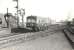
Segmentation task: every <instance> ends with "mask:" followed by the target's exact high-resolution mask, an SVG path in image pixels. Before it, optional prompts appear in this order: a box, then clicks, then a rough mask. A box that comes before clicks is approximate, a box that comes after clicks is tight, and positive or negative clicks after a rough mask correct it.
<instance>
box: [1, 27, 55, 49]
mask: <svg viewBox="0 0 74 50" xmlns="http://www.w3.org/2000/svg"><path fill="white" fill-rule="evenodd" d="M55 28H56V27H55ZM55 32H56V31H55V29H54V28H52V29H49V30H46V31H40V32H29V33H22V34H21V33H19V34H12V33H11V34H6V35H2V36H0V48H3V47H7V46H9V45H13V44H17V43H21V42H25V41H29V40H34V39H36V38H39V37H46V36H49V35H52V34H53V33H55Z"/></svg>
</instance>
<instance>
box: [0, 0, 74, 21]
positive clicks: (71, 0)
mask: <svg viewBox="0 0 74 50" xmlns="http://www.w3.org/2000/svg"><path fill="white" fill-rule="evenodd" d="M14 7H16V2H15V1H13V0H0V13H6V12H7V8H8V9H9V12H11V13H13V14H14V13H16V8H14ZM21 8H24V9H25V17H27V16H28V15H36V16H41V17H49V18H51V19H53V20H56V21H61V20H66V19H67V18H69V19H71V18H73V17H74V0H19V9H21Z"/></svg>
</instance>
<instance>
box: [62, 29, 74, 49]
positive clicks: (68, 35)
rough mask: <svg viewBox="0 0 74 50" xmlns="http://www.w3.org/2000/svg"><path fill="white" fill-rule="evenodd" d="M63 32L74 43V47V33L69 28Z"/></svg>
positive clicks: (73, 45)
mask: <svg viewBox="0 0 74 50" xmlns="http://www.w3.org/2000/svg"><path fill="white" fill-rule="evenodd" d="M63 32H64V34H65V36H66V37H67V39H68V40H69V42H70V44H71V45H72V48H74V35H73V34H72V33H71V32H70V31H69V30H67V29H64V30H63Z"/></svg>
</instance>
